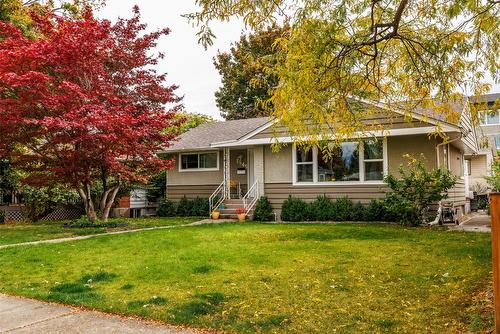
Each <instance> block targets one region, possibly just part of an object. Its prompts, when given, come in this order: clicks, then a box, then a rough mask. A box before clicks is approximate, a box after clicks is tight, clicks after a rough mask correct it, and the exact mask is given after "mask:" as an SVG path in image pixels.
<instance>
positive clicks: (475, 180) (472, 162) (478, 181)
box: [465, 93, 500, 195]
mask: <svg viewBox="0 0 500 334" xmlns="http://www.w3.org/2000/svg"><path fill="white" fill-rule="evenodd" d="M499 99H500V93H497V94H487V95H483V96H481V97H480V98H479V100H478V99H476V98H471V101H472V103H473V104H476V106H477V108H479V110H480V112H479V125H478V126H477V130H476V131H477V134H478V135H477V136H478V140H479V143H480V149H479V150H478V152H477V153H473V154H472V155H466V156H465V159H466V160H465V161H466V170H465V171H466V174H467V175H468V177H469V185H470V190H471V191H474V192H475V193H477V194H478V195H485V194H487V193H489V192H490V191H491V189H490V188H489V187H488V184H487V183H486V180H485V179H484V176H487V175H490V173H491V163H492V162H493V159H494V157H495V156H497V151H499V150H500V109H496V108H495V107H494V104H495V101H497V100H499ZM481 109H484V111H481ZM493 109H495V110H493Z"/></svg>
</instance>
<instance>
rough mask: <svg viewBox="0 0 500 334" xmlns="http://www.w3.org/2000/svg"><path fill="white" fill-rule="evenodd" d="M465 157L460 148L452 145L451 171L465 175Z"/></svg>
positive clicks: (458, 174)
mask: <svg viewBox="0 0 500 334" xmlns="http://www.w3.org/2000/svg"><path fill="white" fill-rule="evenodd" d="M463 164H464V162H463V157H462V152H461V151H460V149H459V148H457V147H455V146H453V145H450V171H451V172H452V173H453V174H455V175H457V176H463Z"/></svg>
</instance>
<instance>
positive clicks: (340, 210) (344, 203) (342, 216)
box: [332, 197, 354, 221]
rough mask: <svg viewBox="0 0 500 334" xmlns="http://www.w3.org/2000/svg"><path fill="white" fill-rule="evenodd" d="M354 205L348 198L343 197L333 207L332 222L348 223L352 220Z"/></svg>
mask: <svg viewBox="0 0 500 334" xmlns="http://www.w3.org/2000/svg"><path fill="white" fill-rule="evenodd" d="M353 210H354V203H353V202H352V201H351V200H350V199H349V198H347V197H341V198H339V199H337V200H336V201H335V202H333V205H332V211H333V213H332V220H335V221H346V220H351V219H352V213H353Z"/></svg>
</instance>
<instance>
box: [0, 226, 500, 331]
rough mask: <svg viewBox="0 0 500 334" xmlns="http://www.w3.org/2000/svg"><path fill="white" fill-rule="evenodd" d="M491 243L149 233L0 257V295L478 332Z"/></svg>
mask: <svg viewBox="0 0 500 334" xmlns="http://www.w3.org/2000/svg"><path fill="white" fill-rule="evenodd" d="M489 238H490V236H489V234H479V233H463V232H448V231H445V230H442V229H424V228H419V229H416V228H402V227H399V226H395V225H376V224H372V225H361V224H359V225H358V224H356V225H343V224H337V225H316V224H302V225H278V224H276V225H273V224H265V225H264V224H253V223H243V224H220V225H205V226H198V227H185V228H184V227H183V228H178V229H169V230H156V231H145V232H139V233H133V234H123V235H115V236H102V237H98V238H93V239H88V240H82V241H75V242H70V243H62V244H52V245H38V246H30V247H18V248H11V249H3V250H0V263H1V265H0V277H1V280H0V292H3V293H7V294H13V295H23V296H29V297H34V298H38V299H43V300H48V301H55V302H62V303H67V304H74V305H83V306H86V307H90V308H96V309H100V310H103V311H108V312H113V313H119V314H132V315H138V316H141V317H146V318H152V319H157V320H161V321H164V322H167V323H172V324H183V325H190V326H196V327H211V328H216V329H222V330H225V331H227V332H229V333H233V332H235V333H255V332H258V333H456V332H460V333H462V332H466V331H468V330H470V331H472V332H479V331H481V330H482V329H484V328H485V327H487V326H490V325H491V314H490V313H488V312H486V313H484V312H482V311H480V309H481V307H477V305H476V304H477V302H475V301H474V300H475V299H476V298H475V296H477V295H479V294H480V293H483V291H484V286H485V285H486V284H488V283H489V275H490V274H489V272H490V270H491V266H490V261H491V251H490V239H489ZM486 299H487V298H486ZM486 309H487V310H490V309H488V308H486ZM478 310H479V311H478Z"/></svg>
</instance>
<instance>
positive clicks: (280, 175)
mask: <svg viewBox="0 0 500 334" xmlns="http://www.w3.org/2000/svg"><path fill="white" fill-rule="evenodd" d="M264 181H265V183H286V182H292V145H287V146H285V147H282V148H281V150H279V151H278V152H273V151H272V149H271V145H265V146H264Z"/></svg>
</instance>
